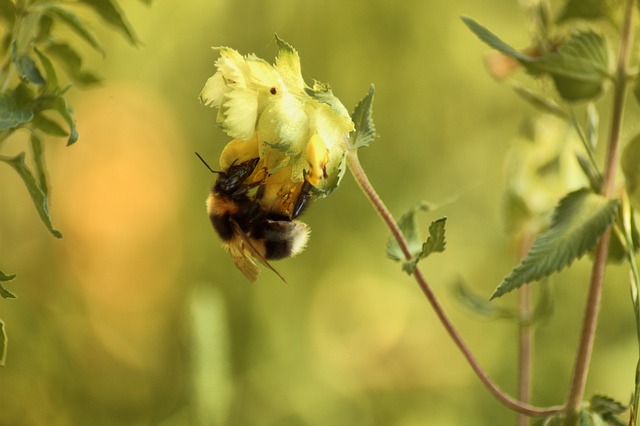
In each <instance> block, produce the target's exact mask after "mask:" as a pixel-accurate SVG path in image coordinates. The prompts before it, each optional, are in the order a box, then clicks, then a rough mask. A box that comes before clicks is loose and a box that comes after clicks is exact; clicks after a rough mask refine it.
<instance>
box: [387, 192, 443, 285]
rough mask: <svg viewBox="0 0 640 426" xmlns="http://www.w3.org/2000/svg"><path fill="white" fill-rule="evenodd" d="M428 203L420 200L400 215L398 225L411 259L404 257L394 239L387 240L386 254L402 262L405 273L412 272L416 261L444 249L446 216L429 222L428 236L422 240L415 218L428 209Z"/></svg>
mask: <svg viewBox="0 0 640 426" xmlns="http://www.w3.org/2000/svg"><path fill="white" fill-rule="evenodd" d="M428 210H429V204H427V203H426V202H424V201H422V202H419V203H417V204H416V205H414V206H413V207H412V208H411V209H410V210H409V211H408V212H407V213H405V214H404V215H402V217H401V218H400V220H399V221H398V226H399V227H400V231H401V232H402V235H403V237H404V239H405V240H406V242H407V246H408V248H409V253H410V254H411V259H409V260H406V257H405V255H404V253H403V251H402V249H401V248H400V245H399V244H398V242H397V241H396V239H395V238H394V237H393V236H391V237H389V240H388V241H387V256H388V257H389V258H390V259H392V260H395V261H397V262H403V264H402V270H403V271H405V272H406V273H407V274H413V272H414V271H415V269H416V265H417V264H418V262H419V261H420V260H422V259H424V258H426V257H428V256H429V255H431V254H433V253H441V252H443V251H444V249H445V224H446V221H447V218H446V217H443V218H440V219H438V220H435V221H433V222H431V225H430V226H429V237H428V238H427V240H426V241H424V242H423V240H422V238H421V237H420V231H419V229H418V224H417V220H416V214H417V213H418V212H420V211H428Z"/></svg>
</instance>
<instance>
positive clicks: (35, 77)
mask: <svg viewBox="0 0 640 426" xmlns="http://www.w3.org/2000/svg"><path fill="white" fill-rule="evenodd" d="M11 60H12V62H13V65H14V67H15V69H16V71H17V72H18V77H20V80H22V81H24V82H29V83H32V84H35V85H37V86H42V85H43V84H44V83H45V80H44V78H43V77H42V74H41V73H40V70H39V69H38V66H37V65H36V62H35V61H34V60H33V58H31V56H29V55H28V54H27V53H24V52H18V51H17V48H16V43H15V42H13V43H12V45H11Z"/></svg>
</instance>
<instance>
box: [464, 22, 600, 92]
mask: <svg viewBox="0 0 640 426" xmlns="http://www.w3.org/2000/svg"><path fill="white" fill-rule="evenodd" d="M462 20H463V21H464V23H465V24H466V25H467V26H468V27H469V29H470V30H471V31H473V33H474V34H475V35H476V36H478V38H480V40H482V41H483V42H485V43H486V44H488V45H489V46H491V47H492V48H494V49H496V50H498V51H500V52H502V53H504V54H505V55H507V56H510V57H512V58H514V59H516V60H518V61H519V62H520V63H521V64H522V65H524V66H525V68H526V69H527V71H529V72H530V73H531V74H535V75H537V74H540V73H546V74H549V75H550V76H551V78H552V79H553V81H554V83H555V86H556V89H557V90H558V93H559V94H560V96H562V97H563V98H564V99H565V100H568V101H577V100H584V99H592V98H594V97H596V96H598V95H600V93H602V89H603V83H604V81H605V79H606V78H607V77H608V75H609V49H608V46H607V43H606V40H605V38H604V37H603V36H602V35H600V34H597V33H595V32H593V31H581V32H577V33H575V34H572V35H571V36H570V37H569V39H568V40H567V42H566V43H564V44H563V45H562V46H560V48H559V49H558V51H557V52H554V53H550V54H547V55H545V56H542V57H538V58H536V57H529V56H526V55H524V54H523V53H520V52H518V51H517V50H516V49H514V48H513V47H511V46H509V45H508V44H506V43H505V42H503V41H502V40H500V38H498V37H497V36H496V35H495V34H493V33H492V32H491V31H489V30H488V29H487V28H485V27H483V26H482V25H480V24H478V23H477V22H476V21H474V20H473V19H471V18H468V17H463V18H462Z"/></svg>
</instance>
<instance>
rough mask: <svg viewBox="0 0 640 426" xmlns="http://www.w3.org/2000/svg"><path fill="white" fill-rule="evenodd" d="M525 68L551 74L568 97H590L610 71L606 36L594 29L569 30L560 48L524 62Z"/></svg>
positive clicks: (594, 93) (573, 98)
mask: <svg viewBox="0 0 640 426" xmlns="http://www.w3.org/2000/svg"><path fill="white" fill-rule="evenodd" d="M525 66H526V67H527V70H529V71H532V72H544V73H548V74H550V75H551V77H552V79H553V81H554V83H555V86H556V89H557V90H558V93H559V94H560V96H562V97H563V98H564V99H565V100H567V101H577V100H584V99H593V98H594V97H596V96H598V95H600V94H601V93H602V89H603V84H604V81H605V80H606V79H607V77H608V73H609V48H608V46H607V42H606V39H605V38H604V37H603V36H602V35H600V34H597V33H595V32H593V31H581V32H577V33H574V34H572V35H571V36H570V37H569V39H568V40H567V42H566V43H565V44H563V45H562V46H560V48H559V50H558V51H557V52H555V53H551V54H549V55H547V56H543V57H541V58H540V59H538V60H530V61H527V62H526V63H525Z"/></svg>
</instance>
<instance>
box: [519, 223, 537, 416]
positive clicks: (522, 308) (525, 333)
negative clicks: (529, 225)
mask: <svg viewBox="0 0 640 426" xmlns="http://www.w3.org/2000/svg"><path fill="white" fill-rule="evenodd" d="M534 238H535V234H534V233H533V232H529V231H526V232H525V234H524V235H522V237H521V238H520V241H519V247H518V251H519V253H518V257H519V258H520V259H522V258H524V257H525V255H526V254H527V252H528V251H529V249H530V248H531V246H532V245H533V240H534ZM531 299H532V288H531V286H529V285H524V286H522V287H520V289H519V290H518V314H519V318H520V324H519V326H518V399H519V400H520V401H522V402H525V403H529V401H530V400H531V374H532V371H533V359H532V356H533V326H532V324H531V315H532V308H531ZM528 425H529V418H528V417H527V416H526V415H524V414H522V413H520V414H519V416H518V426H528Z"/></svg>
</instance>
